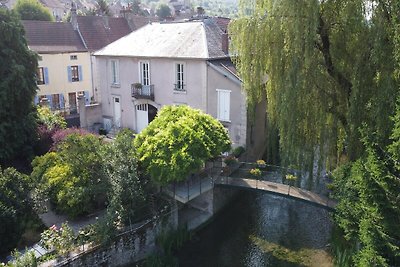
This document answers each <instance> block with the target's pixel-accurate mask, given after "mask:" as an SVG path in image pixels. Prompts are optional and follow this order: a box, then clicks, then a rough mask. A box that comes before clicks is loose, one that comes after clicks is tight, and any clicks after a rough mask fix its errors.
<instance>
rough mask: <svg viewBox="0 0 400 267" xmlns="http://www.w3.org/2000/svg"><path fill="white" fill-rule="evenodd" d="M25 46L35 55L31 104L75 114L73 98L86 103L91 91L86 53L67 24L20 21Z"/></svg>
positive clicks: (78, 38) (90, 78)
mask: <svg viewBox="0 0 400 267" xmlns="http://www.w3.org/2000/svg"><path fill="white" fill-rule="evenodd" d="M22 23H23V25H24V28H25V32H26V38H27V41H28V46H29V48H30V49H31V50H33V51H35V52H37V53H38V54H39V61H38V65H39V66H38V70H37V84H38V88H39V90H38V92H37V96H36V97H35V104H43V103H45V104H47V105H49V107H50V108H51V109H52V110H62V111H65V112H66V113H68V114H69V113H71V114H74V113H77V110H78V108H77V97H78V95H79V94H83V95H84V96H85V102H86V103H87V104H89V103H90V98H91V96H92V93H91V92H92V91H93V79H92V70H91V60H90V53H89V51H88V50H87V49H86V47H85V46H84V44H83V42H82V40H81V39H80V36H79V34H78V33H77V32H76V31H74V29H73V27H72V25H71V24H70V23H62V22H48V21H23V22H22Z"/></svg>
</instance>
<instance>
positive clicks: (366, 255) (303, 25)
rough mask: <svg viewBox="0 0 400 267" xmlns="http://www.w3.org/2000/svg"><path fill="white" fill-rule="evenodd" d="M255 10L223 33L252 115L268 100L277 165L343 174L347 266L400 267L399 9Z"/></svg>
mask: <svg viewBox="0 0 400 267" xmlns="http://www.w3.org/2000/svg"><path fill="white" fill-rule="evenodd" d="M246 3H247V4H246ZM252 4H253V5H249V4H248V2H247V1H242V2H241V16H242V17H241V18H240V19H238V20H236V21H235V22H234V23H233V24H232V26H231V27H230V32H231V33H232V41H233V42H232V43H233V51H236V52H237V54H238V58H237V60H236V63H237V66H238V69H239V73H240V75H241V78H242V79H243V81H244V85H245V90H246V92H247V96H248V100H249V106H250V110H251V107H252V106H254V104H255V103H257V101H258V100H259V99H260V97H262V96H263V95H264V94H266V97H267V102H268V103H267V107H268V116H269V118H270V119H271V121H272V123H274V125H275V127H276V128H277V129H278V131H279V142H280V152H281V158H282V159H283V163H284V164H291V163H295V164H296V163H297V164H303V167H304V166H307V165H308V167H309V170H310V173H312V167H313V163H315V161H316V160H318V161H319V165H322V164H323V163H324V162H326V163H327V164H326V165H325V167H326V168H335V167H336V166H338V165H339V166H340V168H338V169H337V170H336V172H335V174H334V179H335V181H334V187H333V189H334V193H335V197H336V198H337V199H338V200H339V204H338V206H337V212H336V216H335V222H336V224H337V225H338V226H339V227H340V228H341V229H342V230H343V231H344V233H345V237H346V238H347V239H348V240H349V241H350V243H351V244H352V247H355V248H356V252H355V255H353V257H352V266H395V265H398V264H399V255H400V253H399V244H400V241H399V240H400V237H399V232H400V231H399V224H398V222H399V220H400V217H399V214H400V212H399V197H398V196H399V195H400V183H399V178H398V177H399V169H398V168H399V167H398V162H399V157H398V156H399V152H398V151H399V149H400V146H398V143H399V141H398V140H399V137H400V134H398V132H400V130H399V129H400V123H399V122H400V111H399V108H397V113H396V98H397V97H398V96H399V86H400V80H399V77H400V76H399V74H400V72H399V70H400V68H399V66H400V64H399V63H400V54H399V47H400V46H399V44H400V34H399V29H400V27H399V26H400V23H399V17H398V13H399V11H400V5H399V2H398V1H391V0H385V1H367V0H342V1H336V0H326V1H303V0H302V1H297V2H296V5H294V4H293V1H290V0H283V1H273V0H256V1H254V2H252ZM266 78H268V80H267V83H266V84H263V82H262V81H264V80H266ZM395 113H396V114H397V115H396V116H395V119H394V120H392V119H391V117H392V116H393V115H394V114H395ZM325 159H326V161H325Z"/></svg>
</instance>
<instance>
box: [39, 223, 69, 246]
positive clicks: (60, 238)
mask: <svg viewBox="0 0 400 267" xmlns="http://www.w3.org/2000/svg"><path fill="white" fill-rule="evenodd" d="M41 240H42V242H43V245H44V247H45V248H46V249H54V250H55V251H56V252H57V253H59V254H65V253H67V252H68V251H70V250H71V248H73V247H74V243H75V235H74V232H73V230H72V228H71V227H70V226H68V224H66V223H63V224H62V225H61V227H60V228H59V229H58V228H57V226H55V225H53V226H51V227H50V228H49V229H47V230H45V231H44V232H43V233H42V234H41Z"/></svg>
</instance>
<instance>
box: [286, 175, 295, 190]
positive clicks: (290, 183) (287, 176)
mask: <svg viewBox="0 0 400 267" xmlns="http://www.w3.org/2000/svg"><path fill="white" fill-rule="evenodd" d="M285 178H286V180H287V181H288V182H289V191H288V195H290V187H291V186H293V184H294V182H295V181H296V180H297V176H296V175H293V174H287V175H286V176H285Z"/></svg>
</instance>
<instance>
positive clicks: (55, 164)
mask: <svg viewBox="0 0 400 267" xmlns="http://www.w3.org/2000/svg"><path fill="white" fill-rule="evenodd" d="M103 145H104V144H103V143H102V142H101V140H100V139H99V137H97V136H95V135H92V134H87V135H83V136H82V135H78V134H71V135H67V136H66V137H65V139H64V140H63V141H61V142H60V143H59V144H58V145H57V146H56V151H55V152H51V153H47V154H45V155H44V156H41V157H37V158H35V160H34V161H33V162H32V166H33V171H32V179H33V180H34V181H35V182H36V183H37V188H36V191H37V192H38V194H37V195H39V196H41V197H42V198H46V197H47V196H48V197H49V198H50V201H51V202H52V203H53V204H54V205H55V207H56V209H57V210H58V211H61V212H63V213H66V214H68V215H69V216H71V217H76V216H78V215H81V214H86V213H90V212H93V211H95V210H96V209H97V208H100V207H104V202H105V200H106V195H107V192H108V188H109V184H108V180H107V179H106V177H105V175H104V172H103V163H104V162H103V155H102V153H101V149H102V146H103ZM39 201H40V199H39Z"/></svg>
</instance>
